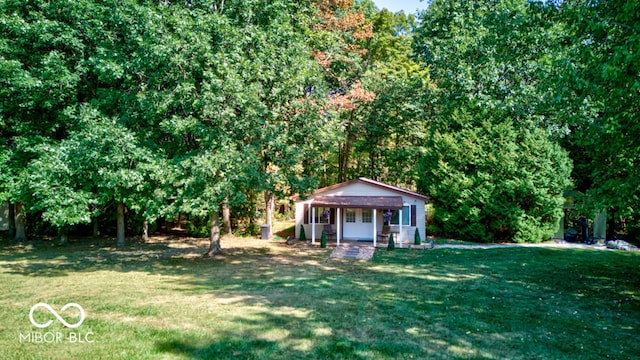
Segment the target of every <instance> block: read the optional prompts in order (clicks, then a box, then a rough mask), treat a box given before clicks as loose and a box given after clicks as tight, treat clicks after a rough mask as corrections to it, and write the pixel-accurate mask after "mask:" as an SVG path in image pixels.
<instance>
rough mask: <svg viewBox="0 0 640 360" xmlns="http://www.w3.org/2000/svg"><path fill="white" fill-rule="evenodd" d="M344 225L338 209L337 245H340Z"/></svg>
mask: <svg viewBox="0 0 640 360" xmlns="http://www.w3.org/2000/svg"><path fill="white" fill-rule="evenodd" d="M341 225H342V218H341V217H340V208H337V209H336V245H340V230H342V229H341Z"/></svg>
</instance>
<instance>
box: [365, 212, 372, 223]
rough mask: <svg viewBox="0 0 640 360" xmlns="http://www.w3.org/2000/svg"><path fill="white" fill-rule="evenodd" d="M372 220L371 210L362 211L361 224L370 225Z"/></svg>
mask: <svg viewBox="0 0 640 360" xmlns="http://www.w3.org/2000/svg"><path fill="white" fill-rule="evenodd" d="M372 219H373V210H371V209H362V222H363V223H371V221H372Z"/></svg>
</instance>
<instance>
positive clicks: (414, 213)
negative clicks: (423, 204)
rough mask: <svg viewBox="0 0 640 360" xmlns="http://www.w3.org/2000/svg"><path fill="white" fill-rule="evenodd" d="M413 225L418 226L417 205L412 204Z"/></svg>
mask: <svg viewBox="0 0 640 360" xmlns="http://www.w3.org/2000/svg"><path fill="white" fill-rule="evenodd" d="M411 226H416V206H415V205H411Z"/></svg>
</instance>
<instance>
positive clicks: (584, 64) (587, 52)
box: [556, 0, 640, 230]
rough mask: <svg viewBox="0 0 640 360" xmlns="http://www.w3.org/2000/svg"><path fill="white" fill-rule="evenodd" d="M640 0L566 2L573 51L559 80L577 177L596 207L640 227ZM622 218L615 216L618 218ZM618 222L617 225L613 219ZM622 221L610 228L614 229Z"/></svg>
mask: <svg viewBox="0 0 640 360" xmlns="http://www.w3.org/2000/svg"><path fill="white" fill-rule="evenodd" d="M639 6H640V4H639V3H638V1H627V2H624V1H597V2H593V1H580V0H576V1H566V2H563V3H562V4H561V10H562V15H563V20H564V21H565V22H566V23H567V24H568V25H567V27H568V33H569V34H568V41H567V45H566V47H567V50H566V53H565V54H566V57H565V59H564V61H563V62H562V63H561V64H559V65H561V66H562V67H561V69H562V73H561V74H559V76H558V77H557V78H556V79H557V82H558V84H561V86H558V89H559V94H558V95H557V97H558V99H559V100H558V106H561V107H563V108H564V109H565V111H564V115H565V116H563V118H562V119H563V120H564V121H565V122H566V123H567V124H568V126H569V129H570V131H571V132H570V133H569V134H568V136H567V139H566V143H567V145H568V146H569V147H570V149H571V150H572V156H573V157H574V158H575V161H576V170H578V171H577V172H576V173H575V174H574V176H575V177H576V178H577V179H578V180H579V184H580V185H581V190H584V191H587V194H588V195H589V197H590V199H591V200H592V206H593V207H594V208H596V209H603V208H604V209H607V210H608V214H609V218H610V220H615V219H614V217H615V218H620V217H624V218H627V219H629V220H631V227H636V228H640V216H639V215H638V207H639V206H640V170H639V169H638V166H637V165H638V163H639V161H640V155H639V154H640V143H639V142H638V141H637V139H638V138H640V125H639V124H638V121H637V114H638V113H639V111H640V96H638V89H640V83H639V82H638V76H637V74H638V72H639V71H640V59H639V58H638V56H637V53H638V51H640V33H639V32H640V30H639V29H638V26H637V24H638V23H639V22H640V18H639V16H638V12H637V9H638V7H639ZM614 223H615V221H614ZM611 225H614V224H611ZM613 227H614V226H609V228H610V230H613Z"/></svg>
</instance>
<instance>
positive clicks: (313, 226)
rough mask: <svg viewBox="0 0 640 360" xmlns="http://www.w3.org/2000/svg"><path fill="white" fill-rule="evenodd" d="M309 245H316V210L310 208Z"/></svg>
mask: <svg viewBox="0 0 640 360" xmlns="http://www.w3.org/2000/svg"><path fill="white" fill-rule="evenodd" d="M311 243H312V244H313V245H315V244H316V208H314V207H312V208H311Z"/></svg>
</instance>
